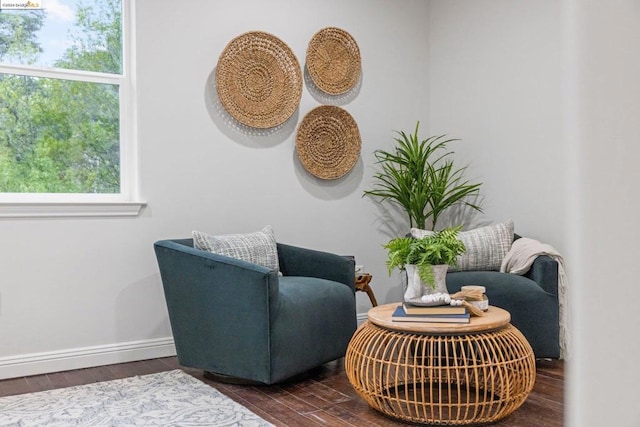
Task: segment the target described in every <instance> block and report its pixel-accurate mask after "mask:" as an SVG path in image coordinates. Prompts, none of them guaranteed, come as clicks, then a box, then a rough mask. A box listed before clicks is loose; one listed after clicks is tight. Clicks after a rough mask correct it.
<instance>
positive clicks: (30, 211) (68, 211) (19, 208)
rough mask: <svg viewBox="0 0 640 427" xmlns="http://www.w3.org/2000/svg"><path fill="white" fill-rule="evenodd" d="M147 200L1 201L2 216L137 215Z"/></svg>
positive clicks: (0, 212) (0, 216) (0, 211)
mask: <svg viewBox="0 0 640 427" xmlns="http://www.w3.org/2000/svg"><path fill="white" fill-rule="evenodd" d="M145 206H146V203H145V202H97V201H86V202H53V201H47V202H13V201H12V202H0V218H64V217H70V218H72V217H136V216H138V215H139V214H140V212H141V211H142V208H143V207H145Z"/></svg>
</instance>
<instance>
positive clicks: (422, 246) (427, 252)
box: [384, 226, 466, 288]
mask: <svg viewBox="0 0 640 427" xmlns="http://www.w3.org/2000/svg"><path fill="white" fill-rule="evenodd" d="M461 228H462V226H458V227H448V228H445V229H443V230H442V231H439V232H434V233H433V234H430V235H428V236H425V237H423V238H421V239H414V238H411V237H398V238H395V239H391V240H390V241H389V242H388V243H387V244H386V245H384V248H385V249H387V255H388V256H387V262H386V264H387V269H388V270H389V274H390V275H391V272H392V271H393V270H394V269H395V268H399V269H401V270H403V269H404V268H405V266H406V265H407V264H415V265H416V267H417V269H418V274H419V276H420V279H422V281H423V282H424V283H426V284H428V285H429V286H431V287H432V288H433V287H434V286H435V281H434V278H433V272H432V270H431V266H432V265H440V264H448V265H456V260H457V257H458V256H459V255H462V254H463V253H464V252H465V251H466V247H465V246H464V243H462V241H461V240H459V239H458V233H459V232H460V229H461Z"/></svg>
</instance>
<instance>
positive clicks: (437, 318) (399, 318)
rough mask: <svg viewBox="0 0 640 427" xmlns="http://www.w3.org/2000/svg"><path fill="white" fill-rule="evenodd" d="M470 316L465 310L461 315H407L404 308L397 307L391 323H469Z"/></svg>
mask: <svg viewBox="0 0 640 427" xmlns="http://www.w3.org/2000/svg"><path fill="white" fill-rule="evenodd" d="M470 320H471V315H470V313H469V311H467V310H466V309H465V311H464V313H461V314H407V313H405V311H404V307H403V306H402V305H399V306H398V307H396V309H395V311H394V312H393V314H392V315H391V321H393V322H421V323H469V322H470Z"/></svg>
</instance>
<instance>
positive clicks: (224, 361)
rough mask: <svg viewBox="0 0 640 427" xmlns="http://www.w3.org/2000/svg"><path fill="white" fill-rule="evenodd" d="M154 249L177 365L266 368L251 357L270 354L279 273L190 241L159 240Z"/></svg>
mask: <svg viewBox="0 0 640 427" xmlns="http://www.w3.org/2000/svg"><path fill="white" fill-rule="evenodd" d="M154 249H155V252H156V257H157V260H158V266H159V269H160V275H161V277H162V285H163V288H164V294H165V299H166V303H167V309H168V312H169V320H170V323H171V329H172V330H173V335H174V339H175V344H176V350H177V352H178V358H179V360H180V363H181V364H182V365H184V366H190V367H197V368H199V369H204V370H209V371H214V372H222V373H225V374H227V375H236V376H246V375H247V371H251V370H255V371H256V372H264V371H268V370H266V369H265V368H264V367H262V366H260V367H259V366H254V365H255V362H254V361H252V360H251V355H253V354H268V352H269V342H268V339H269V336H270V334H269V328H270V318H271V316H270V313H274V312H275V311H276V310H277V307H278V304H279V300H278V294H279V292H278V291H279V281H278V274H277V272H276V271H275V270H270V269H268V268H265V267H262V266H258V265H256V264H252V263H249V262H246V261H242V260H237V259H234V258H230V257H226V256H222V255H217V254H213V253H211V252H207V251H202V250H199V249H195V248H193V242H192V240H191V239H182V240H162V241H158V242H156V243H155V244H154ZM239 336H240V337H242V339H238V337H239ZM222 343H224V345H223V344H222ZM245 359H246V360H245ZM212 361H215V362H212ZM267 380H268V378H265V379H264V381H267Z"/></svg>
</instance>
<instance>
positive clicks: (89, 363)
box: [0, 337, 176, 379]
mask: <svg viewBox="0 0 640 427" xmlns="http://www.w3.org/2000/svg"><path fill="white" fill-rule="evenodd" d="M175 355H176V348H175V345H174V343H173V338H172V337H168V338H156V339H152V340H143V341H132V342H126V343H118V344H110V345H100V346H95V347H84V348H73V349H68V350H60V351H49V352H44V353H32V354H22V355H17V356H9V357H0V379H7V378H17V377H25V376H29V375H38V374H46V373H50V372H60V371H69V370H72V369H82V368H89V367H93V366H102V365H112V364H114V363H126V362H133V361H136V360H145V359H155V358H157V357H168V356H175Z"/></svg>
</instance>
